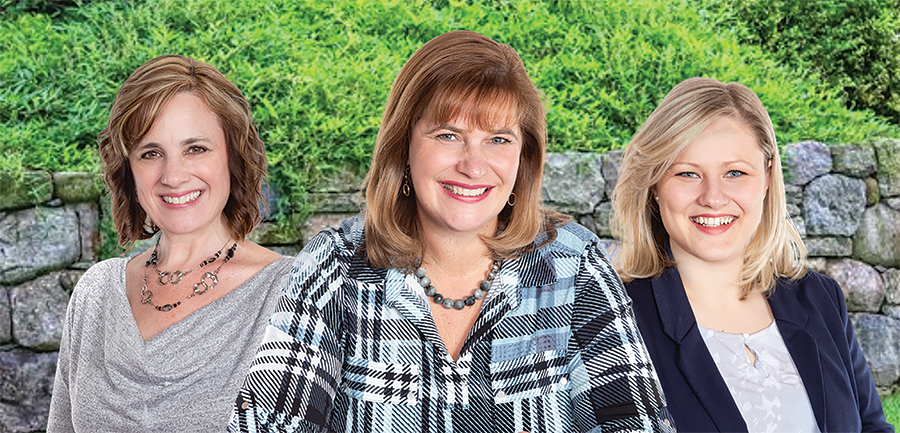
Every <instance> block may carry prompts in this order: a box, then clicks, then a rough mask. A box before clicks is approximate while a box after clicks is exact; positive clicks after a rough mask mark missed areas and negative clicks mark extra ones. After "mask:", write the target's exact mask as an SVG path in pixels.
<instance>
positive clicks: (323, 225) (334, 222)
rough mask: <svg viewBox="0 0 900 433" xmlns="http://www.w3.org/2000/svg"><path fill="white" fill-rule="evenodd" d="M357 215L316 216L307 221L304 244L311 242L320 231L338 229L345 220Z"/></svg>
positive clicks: (304, 230) (304, 228) (304, 229)
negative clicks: (331, 228)
mask: <svg viewBox="0 0 900 433" xmlns="http://www.w3.org/2000/svg"><path fill="white" fill-rule="evenodd" d="M353 215H355V214H315V215H313V216H311V217H309V219H308V220H306V224H304V225H303V242H304V243H305V242H309V240H310V239H312V238H313V237H314V236H315V235H316V234H318V233H319V232H320V231H322V230H325V229H327V228H330V227H337V226H338V225H340V223H341V221H343V220H344V219H345V218H349V217H351V216H353Z"/></svg>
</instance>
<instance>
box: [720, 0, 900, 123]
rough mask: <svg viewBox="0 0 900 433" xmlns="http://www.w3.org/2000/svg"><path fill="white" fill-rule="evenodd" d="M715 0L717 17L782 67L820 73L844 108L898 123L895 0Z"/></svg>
mask: <svg viewBox="0 0 900 433" xmlns="http://www.w3.org/2000/svg"><path fill="white" fill-rule="evenodd" d="M707 3H708V2H707ZM718 4H719V6H720V7H722V9H721V11H720V12H719V15H720V16H729V15H732V14H733V16H734V17H735V20H736V21H737V22H738V23H740V24H741V25H742V26H743V29H744V30H745V32H744V33H743V36H742V38H741V39H742V40H743V41H745V42H747V43H749V44H755V45H758V46H760V47H762V48H763V49H764V50H766V51H767V52H770V53H772V55H773V56H775V58H776V59H777V60H778V61H779V62H780V63H782V64H784V65H789V66H792V67H797V68H806V69H809V70H811V71H813V72H815V73H818V74H820V75H821V76H822V77H823V78H824V79H825V80H827V82H828V83H830V84H832V85H834V86H838V87H839V88H840V89H842V90H843V93H844V96H845V98H846V101H847V106H848V107H851V108H853V107H859V108H871V109H872V110H873V111H875V112H876V113H877V114H879V115H882V116H885V117H887V118H890V119H891V120H892V121H893V122H894V123H897V122H900V0H838V1H827V2H824V1H795V0H719V2H718ZM721 22H722V23H723V24H726V25H731V23H730V22H729V21H726V20H723V21H721ZM726 28H727V27H726Z"/></svg>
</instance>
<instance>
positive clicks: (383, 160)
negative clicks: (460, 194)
mask: <svg viewBox="0 0 900 433" xmlns="http://www.w3.org/2000/svg"><path fill="white" fill-rule="evenodd" d="M470 108H471V110H469V109H470ZM426 109H427V111H428V114H429V117H432V119H430V120H434V121H435V122H436V123H443V122H446V121H449V120H452V119H454V118H456V117H458V116H459V115H460V114H465V115H467V116H468V117H469V118H470V119H468V120H469V121H472V122H473V124H475V125H477V126H479V127H481V128H484V129H487V128H485V127H486V126H489V125H491V123H492V122H494V121H497V120H506V119H500V117H503V116H507V115H509V113H512V115H513V116H515V118H514V120H516V121H517V122H518V124H519V127H520V128H521V130H522V135H523V140H522V152H521V155H520V157H519V169H518V173H517V177H516V183H515V185H514V186H513V192H514V193H515V195H516V201H515V206H509V205H507V206H505V207H504V209H503V210H502V211H501V212H500V215H499V218H500V227H502V229H501V230H500V231H499V233H497V234H496V235H494V236H484V237H482V240H483V241H484V242H485V243H486V244H487V246H488V248H489V249H490V250H491V251H492V254H493V255H494V257H495V258H498V259H508V258H513V257H516V256H517V255H519V254H521V253H522V252H524V251H527V250H529V249H531V248H535V247H537V246H539V245H543V244H545V243H547V242H550V241H552V240H553V239H555V237H556V228H555V227H556V226H557V225H559V224H561V223H562V222H564V221H565V220H566V219H567V217H565V216H564V215H562V214H559V213H556V212H552V211H549V210H545V209H544V208H543V205H542V199H541V179H542V174H543V168H544V159H545V158H546V142H547V120H546V114H545V110H544V105H543V101H542V96H541V94H540V93H539V91H538V90H537V88H535V86H534V85H533V84H532V83H531V79H530V78H529V77H528V73H527V72H526V71H525V65H524V64H523V63H522V60H521V59H520V58H519V55H518V54H517V53H516V51H515V50H514V49H513V48H512V47H510V46H509V45H505V44H500V43H497V42H495V41H493V40H492V39H490V38H488V37H486V36H483V35H480V34H478V33H475V32H471V31H466V30H458V31H453V32H449V33H445V34H442V35H440V36H437V37H435V38H434V39H432V40H430V41H428V42H427V43H426V44H425V45H423V46H422V47H421V48H419V49H418V50H417V51H416V52H415V53H414V54H413V55H412V57H410V59H409V61H407V62H406V64H405V65H404V66H403V68H402V69H401V70H400V73H399V74H398V75H397V78H396V79H395V80H394V84H393V85H392V86H391V92H390V95H389V96H388V100H387V105H386V106H385V109H384V116H383V117H382V120H381V127H380V128H379V130H378V137H377V139H376V142H375V150H374V155H373V158H372V165H371V167H370V168H369V172H368V174H367V175H366V180H365V182H364V187H365V189H366V191H365V194H366V207H367V209H366V212H365V242H366V243H365V250H366V255H367V259H368V260H369V262H370V263H371V264H372V265H374V266H376V267H379V268H400V269H411V268H412V267H413V266H414V263H415V260H416V258H418V257H422V253H423V251H422V244H421V242H420V237H419V232H418V227H417V222H416V216H417V215H416V212H417V210H416V197H415V191H414V190H413V191H412V192H411V194H410V195H409V197H406V196H403V195H402V194H401V187H402V185H403V175H404V173H405V171H406V167H407V165H408V164H409V140H410V136H411V132H412V129H413V127H414V126H415V124H416V122H418V121H419V120H420V118H421V116H422V115H423V113H425V112H426ZM464 110H468V112H466V113H463V111H464ZM541 234H543V235H545V236H544V237H541V238H540V239H541V241H540V242H538V243H537V244H535V239H537V238H539V235H541Z"/></svg>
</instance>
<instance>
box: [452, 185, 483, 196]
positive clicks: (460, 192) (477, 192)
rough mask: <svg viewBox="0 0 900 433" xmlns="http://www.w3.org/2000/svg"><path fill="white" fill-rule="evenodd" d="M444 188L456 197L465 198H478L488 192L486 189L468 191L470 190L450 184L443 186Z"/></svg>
mask: <svg viewBox="0 0 900 433" xmlns="http://www.w3.org/2000/svg"><path fill="white" fill-rule="evenodd" d="M443 187H444V189H446V190H447V191H450V192H452V193H454V194H456V195H461V196H465V197H477V196H479V195H481V194H484V192H485V191H487V188H486V187H485V188H475V189H468V188H460V187H458V186H455V185H450V184H446V183H445V184H443Z"/></svg>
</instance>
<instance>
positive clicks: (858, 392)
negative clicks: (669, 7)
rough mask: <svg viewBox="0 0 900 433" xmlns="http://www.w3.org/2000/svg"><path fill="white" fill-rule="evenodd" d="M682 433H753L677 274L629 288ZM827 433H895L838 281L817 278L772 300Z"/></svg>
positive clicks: (782, 285) (787, 287) (784, 284)
mask: <svg viewBox="0 0 900 433" xmlns="http://www.w3.org/2000/svg"><path fill="white" fill-rule="evenodd" d="M625 289H626V290H627V291H628V294H629V295H630V296H631V298H632V300H633V301H634V304H633V307H634V314H635V317H636V318H637V324H638V328H639V329H640V331H641V334H642V335H643V337H644V343H646V345H647V350H649V352H650V357H651V359H652V360H653V365H654V366H655V367H656V371H657V373H658V374H659V379H660V382H661V383H662V387H663V392H665V395H666V403H667V405H668V409H669V412H670V413H671V414H672V417H673V418H674V419H675V427H676V428H677V429H678V431H679V432H713V431H725V432H746V431H747V424H746V423H745V422H744V419H743V417H742V416H741V413H740V411H739V410H738V408H737V405H736V404H735V403H734V399H733V398H732V397H731V394H730V393H729V391H728V388H727V387H726V385H725V381H724V380H723V379H722V376H721V375H720V374H719V370H718V368H717V367H716V364H715V361H713V359H712V356H711V355H710V354H709V350H707V348H706V344H705V343H704V342H703V337H702V336H700V331H699V329H698V328H697V321H696V320H695V319H694V313H693V311H692V310H691V306H690V303H689V302H688V298H687V295H686V294H685V292H684V286H683V285H682V282H681V276H680V275H679V273H678V270H677V269H675V268H669V269H666V270H665V271H664V272H663V273H662V275H660V276H659V277H658V278H653V279H639V280H634V281H632V282H630V283H628V284H625ZM769 306H770V307H771V308H772V314H773V315H774V316H775V320H776V321H777V322H778V329H779V331H781V336H782V338H783V339H784V344H785V345H786V346H787V348H788V352H790V354H791V358H793V360H794V364H796V366H797V370H798V372H799V373H800V378H801V379H802V380H803V386H804V387H805V388H806V393H807V395H809V401H810V403H811V404H812V409H813V413H814V414H815V417H816V423H817V424H818V425H819V430H821V431H822V432H860V431H865V432H875V431H884V432H893V431H894V428H893V426H891V425H890V424H889V423H888V422H887V421H886V420H885V418H884V411H883V410H882V408H881V400H880V399H879V398H878V393H877V392H876V390H875V384H874V383H873V382H872V376H871V374H870V373H869V368H868V367H867V366H866V360H865V358H864V357H863V353H862V351H861V350H860V347H859V343H858V342H857V340H856V335H855V334H854V333H853V327H852V324H851V323H850V319H849V317H848V316H847V308H846V305H845V304H844V295H843V293H842V292H841V288H840V286H839V285H838V283H837V282H836V281H834V280H833V279H831V278H828V277H826V276H823V275H821V274H819V273H816V272H812V271H810V272H809V273H808V274H807V275H806V276H805V277H804V278H802V279H801V280H799V281H791V280H787V279H782V280H780V281H779V282H778V286H777V287H776V288H775V290H774V291H773V293H772V295H771V296H770V297H769Z"/></svg>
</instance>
